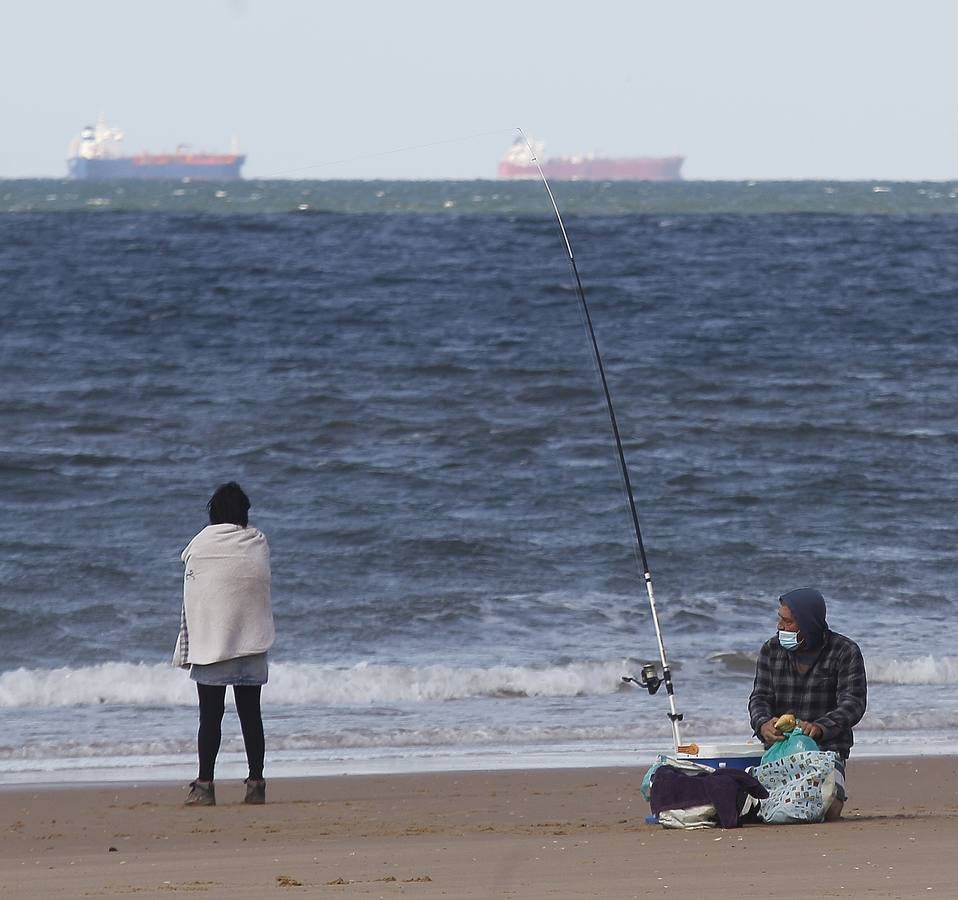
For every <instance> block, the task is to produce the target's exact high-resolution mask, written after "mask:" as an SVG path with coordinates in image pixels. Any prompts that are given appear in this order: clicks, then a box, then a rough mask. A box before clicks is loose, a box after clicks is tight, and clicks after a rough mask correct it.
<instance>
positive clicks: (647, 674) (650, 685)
mask: <svg viewBox="0 0 958 900" xmlns="http://www.w3.org/2000/svg"><path fill="white" fill-rule="evenodd" d="M622 680H623V681H624V682H626V683H629V682H631V683H632V684H637V685H638V686H639V687H644V688H645V689H646V690H647V691H648V692H649V693H650V694H654V693H655V692H656V691H657V690H658V689H659V688H660V687H661V686H662V681H663V679H661V678H659V673H658V672H657V671H656V669H655V666H654V665H653V664H652V663H648V664H647V665H644V666H642V671H641V672H639V677H638V678H633V677H632V676H631V675H623V676H622Z"/></svg>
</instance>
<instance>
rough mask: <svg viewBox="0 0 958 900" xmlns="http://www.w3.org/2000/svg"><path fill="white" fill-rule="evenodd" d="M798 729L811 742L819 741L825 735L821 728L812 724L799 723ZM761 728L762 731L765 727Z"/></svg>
mask: <svg viewBox="0 0 958 900" xmlns="http://www.w3.org/2000/svg"><path fill="white" fill-rule="evenodd" d="M798 727H799V728H801V729H802V734H807V735H808V736H809V737H810V738H811V739H812V740H813V741H820V740H821V739H822V737H823V736H824V734H825V732H824V731H823V730H822V726H821V725H816V724H815V723H814V722H799V723H798ZM762 728H763V730H764V728H765V726H764V725H763V726H762Z"/></svg>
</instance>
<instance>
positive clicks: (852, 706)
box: [815, 641, 868, 740]
mask: <svg viewBox="0 0 958 900" xmlns="http://www.w3.org/2000/svg"><path fill="white" fill-rule="evenodd" d="M836 662H837V665H836V666H835V670H836V672H837V675H838V678H837V684H836V689H835V699H836V701H837V702H836V704H835V708H834V709H830V710H829V711H828V712H826V713H825V714H824V715H821V716H819V717H818V718H817V719H815V724H816V725H819V726H821V728H822V731H823V732H824V737H825V739H826V740H830V739H832V738H834V737H835V736H836V735H838V734H840V733H842V732H850V731H851V729H852V728H853V727H854V726H855V725H857V724H858V723H859V721H861V717H862V716H863V715H864V714H865V706H866V704H867V702H868V684H867V680H866V677H865V660H864V659H863V658H862V652H861V650H859V648H858V645H857V644H854V643H852V642H851V641H847V642H846V643H845V644H844V645H843V646H842V648H841V653H840V655H839V658H838V660H837V661H836Z"/></svg>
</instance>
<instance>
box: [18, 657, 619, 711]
mask: <svg viewBox="0 0 958 900" xmlns="http://www.w3.org/2000/svg"><path fill="white" fill-rule="evenodd" d="M628 671H629V665H628V663H627V662H626V661H625V660H622V659H619V660H607V661H599V662H571V663H567V664H565V665H558V666H544V667H531V666H492V667H489V668H481V667H469V666H447V665H433V666H387V665H377V664H372V663H359V664H357V665H354V666H351V667H348V668H334V667H331V666H320V665H310V664H304V663H275V664H273V665H271V666H270V681H269V689H268V690H269V701H270V703H271V704H278V705H290V706H299V705H305V704H318V705H328V706H367V705H375V704H383V703H437V702H443V701H449V700H464V699H469V698H477V697H502V698H506V697H517V698H518V697H578V696H584V695H590V694H609V693H613V692H615V691H617V690H619V688H620V687H621V684H622V675H624V674H626V673H627V672H628ZM195 702H196V700H195V691H194V688H193V684H192V682H191V681H190V680H189V679H188V678H187V677H185V675H184V673H182V672H178V671H176V670H175V669H173V668H172V667H170V666H168V665H163V664H148V663H102V664H100V665H95V666H83V667H78V668H68V667H61V668H56V669H26V668H20V669H14V670H12V671H9V672H4V673H3V674H2V675H0V709H4V708H7V709H9V708H13V707H51V706H95V705H101V704H105V705H119V706H186V705H190V706H191V705H193V704H194V703H195Z"/></svg>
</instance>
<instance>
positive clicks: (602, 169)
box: [497, 137, 685, 181]
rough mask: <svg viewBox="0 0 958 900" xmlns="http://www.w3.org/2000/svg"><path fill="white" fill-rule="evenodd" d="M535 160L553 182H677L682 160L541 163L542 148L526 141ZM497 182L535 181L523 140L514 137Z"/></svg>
mask: <svg viewBox="0 0 958 900" xmlns="http://www.w3.org/2000/svg"><path fill="white" fill-rule="evenodd" d="M530 143H531V144H532V149H533V152H534V153H535V157H536V159H537V160H539V165H540V166H542V171H543V173H544V174H545V176H546V178H552V179H554V180H556V181H680V180H681V178H682V163H684V162H685V157H683V156H638V157H627V158H624V159H615V158H612V157H607V156H599V155H597V154H590V155H588V156H556V157H553V158H552V159H543V158H542V151H543V147H544V145H543V144H542V142H541V141H530ZM497 174H498V176H499V177H500V178H513V179H517V178H538V177H539V170H538V169H536V166H535V163H534V162H533V159H532V153H531V152H530V150H529V146H528V145H527V144H526V142H525V140H523V138H521V137H517V138H516V139H515V141H513V143H512V146H511V147H510V148H509V150H508V151H507V152H506V155H505V156H504V157H503V158H502V160H501V161H500V162H499V168H498V170H497Z"/></svg>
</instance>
